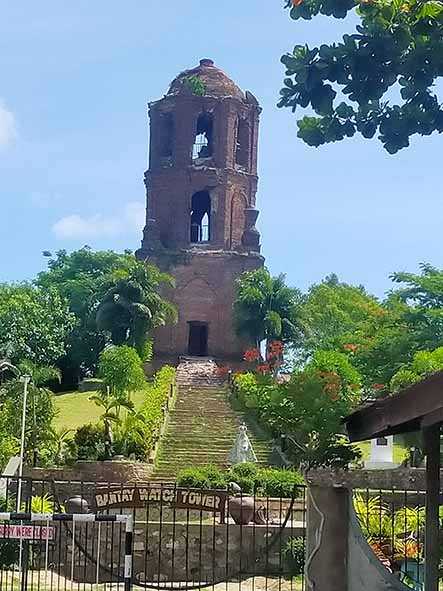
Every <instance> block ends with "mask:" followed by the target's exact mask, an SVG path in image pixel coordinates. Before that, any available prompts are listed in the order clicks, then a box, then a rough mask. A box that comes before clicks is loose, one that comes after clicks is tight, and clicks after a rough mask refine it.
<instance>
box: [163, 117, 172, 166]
mask: <svg viewBox="0 0 443 591" xmlns="http://www.w3.org/2000/svg"><path fill="white" fill-rule="evenodd" d="M173 147H174V117H173V115H172V113H162V114H161V116H160V157H161V158H169V157H171V156H172V151H173Z"/></svg>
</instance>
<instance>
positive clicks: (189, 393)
mask: <svg viewBox="0 0 443 591" xmlns="http://www.w3.org/2000/svg"><path fill="white" fill-rule="evenodd" d="M177 384H178V393H177V399H176V403H175V407H174V409H173V410H172V411H171V415H170V418H169V423H168V426H167V430H166V433H165V434H164V436H163V438H162V441H161V444H160V449H159V453H158V455H157V460H156V464H155V470H154V474H153V479H154V480H155V481H161V480H166V481H171V480H172V481H173V480H175V477H176V475H177V472H178V471H179V470H181V469H183V468H185V467H191V466H199V465H204V464H214V465H217V466H219V467H221V468H225V467H227V466H228V458H229V453H230V450H231V449H232V446H233V444H234V441H235V437H236V436H237V434H238V429H239V426H240V425H241V424H242V422H244V421H245V416H244V415H243V414H242V413H239V412H236V411H235V410H234V409H233V408H232V406H231V402H230V396H229V390H228V388H227V386H226V382H225V380H223V379H222V378H221V377H220V375H219V374H218V368H217V365H216V363H215V362H214V361H213V360H212V359H206V358H204V359H202V358H182V359H181V360H180V364H179V366H178V368H177ZM245 422H246V423H247V422H248V421H245ZM249 436H250V439H251V442H252V446H253V448H254V451H255V453H256V455H257V459H258V461H259V464H260V465H266V463H267V461H268V458H269V454H270V450H271V445H270V442H269V440H268V438H267V437H265V436H264V435H263V434H262V433H257V434H255V433H254V432H253V431H252V430H250V431H249Z"/></svg>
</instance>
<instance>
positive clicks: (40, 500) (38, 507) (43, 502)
mask: <svg viewBox="0 0 443 591" xmlns="http://www.w3.org/2000/svg"><path fill="white" fill-rule="evenodd" d="M27 509H28V508H27V507H26V505H25V504H24V505H23V507H22V511H26V510H27ZM30 510H31V513H46V514H50V513H57V512H58V511H57V508H56V505H55V503H54V499H53V498H52V497H51V495H50V494H49V493H45V494H44V495H41V496H38V495H37V496H33V497H32V498H31V506H30Z"/></svg>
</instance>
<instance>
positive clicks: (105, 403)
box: [89, 391, 134, 453]
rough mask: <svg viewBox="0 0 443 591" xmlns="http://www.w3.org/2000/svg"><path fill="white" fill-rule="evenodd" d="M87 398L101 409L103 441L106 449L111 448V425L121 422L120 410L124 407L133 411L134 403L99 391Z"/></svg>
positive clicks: (112, 438) (112, 437)
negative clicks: (103, 431)
mask: <svg viewBox="0 0 443 591" xmlns="http://www.w3.org/2000/svg"><path fill="white" fill-rule="evenodd" d="M89 400H91V401H92V402H94V403H95V404H96V405H97V406H99V407H100V408H101V409H103V414H102V415H101V416H100V419H101V420H102V421H103V425H104V428H105V441H106V444H107V446H108V450H109V453H110V450H111V448H112V443H113V440H114V436H113V430H112V425H113V424H114V425H120V424H121V416H120V413H121V410H122V409H126V410H127V411H128V412H133V411H134V403H133V402H131V401H130V400H127V399H122V398H121V397H118V396H113V395H111V394H109V391H108V392H100V393H99V394H93V395H92V396H90V397H89Z"/></svg>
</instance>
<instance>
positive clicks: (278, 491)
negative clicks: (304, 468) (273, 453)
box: [257, 468, 304, 498]
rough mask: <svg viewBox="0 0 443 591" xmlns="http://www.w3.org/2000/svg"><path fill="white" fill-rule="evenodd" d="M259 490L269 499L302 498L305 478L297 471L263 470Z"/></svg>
mask: <svg viewBox="0 0 443 591" xmlns="http://www.w3.org/2000/svg"><path fill="white" fill-rule="evenodd" d="M258 477H259V481H258V482H257V488H258V490H259V491H260V493H262V494H263V495H265V496H269V497H288V498H290V497H292V496H293V495H294V496H296V497H299V496H301V493H302V490H303V489H302V488H300V485H303V484H304V479H303V476H302V475H301V474H300V472H296V471H295V470H283V469H280V470H279V469H276V468H263V469H262V470H260V471H259V474H258Z"/></svg>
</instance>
